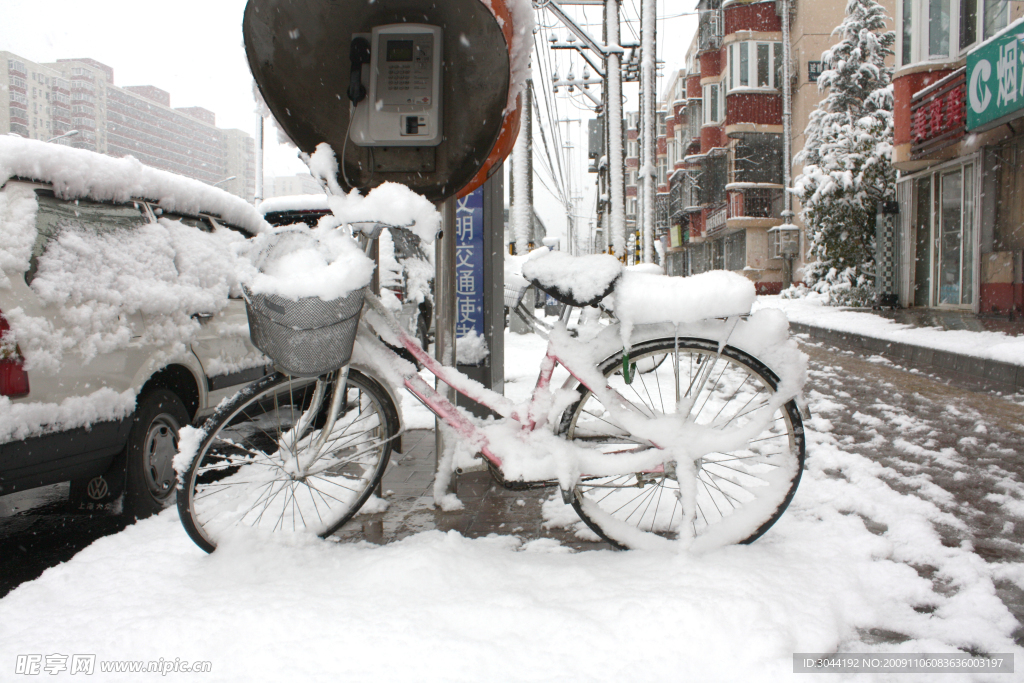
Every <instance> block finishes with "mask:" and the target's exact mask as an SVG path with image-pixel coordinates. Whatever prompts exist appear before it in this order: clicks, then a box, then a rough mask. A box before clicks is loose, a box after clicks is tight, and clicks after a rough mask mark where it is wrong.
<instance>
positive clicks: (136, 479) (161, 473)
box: [124, 389, 190, 519]
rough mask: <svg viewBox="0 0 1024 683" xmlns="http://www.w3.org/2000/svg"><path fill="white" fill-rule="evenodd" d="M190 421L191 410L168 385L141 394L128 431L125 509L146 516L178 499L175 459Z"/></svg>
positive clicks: (133, 515)
mask: <svg viewBox="0 0 1024 683" xmlns="http://www.w3.org/2000/svg"><path fill="white" fill-rule="evenodd" d="M189 422H190V420H189V415H188V411H187V410H185V405H184V404H183V403H182V402H181V399H180V398H178V396H177V395H176V394H174V393H173V392H171V391H168V390H167V389H155V390H153V391H147V392H146V393H144V394H142V395H141V396H140V397H139V400H138V404H137V405H136V407H135V417H134V418H133V423H132V427H131V431H130V432H129V433H128V443H127V445H126V446H125V449H126V451H127V456H128V457H127V461H128V472H127V478H126V482H125V494H124V512H125V514H126V515H129V516H131V517H134V518H135V519H143V518H144V517H149V516H150V515H153V514H156V513H157V512H160V511H161V510H163V509H164V508H166V507H168V506H170V505H172V504H173V503H174V491H175V485H176V483H177V482H176V479H175V474H174V467H173V465H172V461H173V460H174V455H175V454H176V453H177V451H178V430H180V429H181V428H182V427H184V426H186V425H188V424H189Z"/></svg>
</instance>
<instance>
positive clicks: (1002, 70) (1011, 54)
mask: <svg viewBox="0 0 1024 683" xmlns="http://www.w3.org/2000/svg"><path fill="white" fill-rule="evenodd" d="M1021 109H1024V24H1017V25H1015V26H1012V27H1010V28H1009V30H1007V31H1006V32H1005V33H1003V35H1001V36H999V37H997V38H994V39H992V40H990V41H989V42H987V43H985V44H984V45H981V46H980V47H978V48H976V49H975V50H973V51H972V52H970V53H968V55H967V130H976V129H978V128H994V127H995V126H996V125H999V124H1001V123H1003V122H1004V120H1009V119H1012V118H1015V117H1014V116H1013V115H1014V114H1015V113H1016V112H1018V111H1020V110H1021Z"/></svg>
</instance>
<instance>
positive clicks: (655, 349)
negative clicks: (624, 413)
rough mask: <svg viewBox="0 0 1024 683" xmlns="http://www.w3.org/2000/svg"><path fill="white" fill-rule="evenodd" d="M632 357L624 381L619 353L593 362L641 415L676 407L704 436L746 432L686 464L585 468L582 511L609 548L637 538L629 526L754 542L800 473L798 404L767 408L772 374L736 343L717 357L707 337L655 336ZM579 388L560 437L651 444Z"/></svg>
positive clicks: (703, 543)
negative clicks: (606, 472)
mask: <svg viewBox="0 0 1024 683" xmlns="http://www.w3.org/2000/svg"><path fill="white" fill-rule="evenodd" d="M630 356H631V357H630V359H629V360H630V365H634V364H635V370H634V371H632V372H631V373H630V374H631V377H630V378H629V379H630V382H629V383H627V382H626V378H625V377H624V376H623V372H622V370H623V362H622V361H623V359H622V356H621V355H617V356H613V357H611V358H608V359H607V360H605V361H604V362H603V363H601V365H600V369H601V371H602V373H603V374H604V376H605V377H606V378H607V379H608V384H609V386H610V387H611V389H613V390H614V391H615V392H617V393H618V395H619V396H620V397H622V398H624V399H626V400H627V401H628V402H629V403H630V404H632V406H633V407H634V408H635V410H636V411H637V413H639V414H640V415H642V416H643V417H644V418H646V419H649V420H657V419H662V418H663V417H664V416H665V415H672V414H678V411H679V410H680V409H681V410H684V411H686V414H685V415H679V416H678V417H679V418H681V419H682V420H684V421H685V422H688V423H692V424H694V425H699V426H701V427H706V428H707V429H708V430H710V431H705V432H703V434H704V435H705V436H707V437H708V439H709V440H710V442H712V443H713V442H714V440H715V438H716V436H718V435H726V434H729V433H732V434H736V433H743V431H744V430H745V431H747V432H754V433H752V434H750V438H748V439H746V443H744V444H742V445H741V446H740V447H738V448H728V449H723V450H722V452H718V451H713V452H708V453H699V454H696V457H695V458H694V461H693V470H692V472H686V473H682V472H679V471H677V469H678V468H681V467H683V466H684V464H682V463H673V462H669V463H666V464H665V465H664V466H662V467H660V468H657V469H656V470H655V471H646V472H630V473H626V474H621V475H617V476H605V477H588V476H586V475H584V476H583V477H582V479H581V481H580V483H579V484H578V486H577V487H576V490H575V491H574V495H573V507H574V508H575V510H576V513H577V514H578V515H579V516H580V519H582V520H583V521H584V522H585V523H586V524H587V526H589V527H590V528H591V529H592V530H593V531H594V532H595V533H597V534H598V535H599V536H601V537H602V538H603V539H604V540H606V541H608V542H609V543H611V544H612V545H614V546H615V547H617V548H628V547H632V546H636V545H642V543H640V542H637V538H638V537H637V535H636V531H637V530H638V531H640V532H646V533H650V534H656V535H658V536H662V537H666V538H670V539H675V538H678V537H680V536H682V535H685V536H692V537H693V538H694V542H695V544H696V546H697V547H704V548H707V547H717V546H719V545H726V544H730V543H750V542H752V541H754V540H756V539H757V538H758V537H760V536H761V535H762V534H764V533H765V532H766V531H767V530H768V528H769V527H771V526H772V524H774V523H775V522H776V521H777V520H778V519H779V517H780V516H781V515H782V513H783V511H785V509H786V506H788V505H789V503H790V501H791V500H792V499H793V495H794V493H795V492H796V488H797V484H798V483H799V481H800V472H801V470H802V468H803V464H804V458H805V448H806V447H805V442H804V430H803V423H802V421H801V418H800V412H799V409H798V408H797V405H796V402H795V401H794V400H790V401H788V402H786V403H784V404H782V405H781V406H780V407H778V408H777V409H775V410H774V412H773V413H772V414H770V415H765V413H766V412H768V411H767V409H766V408H765V407H766V406H768V405H769V403H770V400H771V399H772V397H773V395H774V394H775V392H776V391H777V389H778V383H779V379H778V377H777V376H776V375H775V373H773V372H772V371H771V370H770V369H769V368H768V367H766V366H765V365H764V364H763V363H761V362H760V361H758V360H757V359H756V358H754V357H753V356H751V355H749V354H747V353H745V352H743V351H741V350H739V349H736V348H733V347H730V346H727V347H725V348H724V349H723V351H722V353H721V355H720V356H719V353H718V343H717V342H714V341H710V340H706V339H679V340H678V346H677V344H676V340H675V339H673V338H665V339H658V340H654V341H650V342H645V343H643V344H640V345H638V346H636V347H634V348H633V350H632V352H631V354H630ZM579 392H580V400H579V401H578V402H577V403H575V404H574V405H572V406H570V407H569V408H568V409H567V410H566V411H565V413H564V414H563V416H562V422H561V424H560V430H561V433H562V434H564V435H565V437H566V438H568V439H571V440H574V441H576V442H577V443H580V444H581V445H586V446H588V447H592V448H596V449H599V450H601V451H602V452H604V453H608V454H623V455H624V456H626V455H628V456H634V455H636V454H637V453H639V452H641V451H643V450H645V449H650V448H654V447H655V446H654V445H653V444H651V443H650V442H649V441H647V440H645V439H643V438H638V437H637V436H636V435H634V434H631V433H630V432H629V431H628V430H627V429H624V428H622V427H620V426H618V425H617V424H615V421H614V418H612V417H611V415H610V413H609V411H608V410H607V409H606V407H605V406H604V405H603V404H602V403H601V401H600V400H599V399H598V398H597V397H596V396H595V395H594V394H593V393H591V392H590V391H589V390H588V389H587V388H586V387H583V386H580V387H579ZM685 466H689V464H688V463H686V464H685ZM680 482H683V483H684V485H682V486H681V484H680ZM688 501H689V505H687V504H686V503H687V502H688ZM687 509H689V510H690V511H689V513H687V512H685V511H686V510H687ZM684 524H685V525H688V526H689V528H688V529H684V528H683V527H682V525H684ZM624 530H625V531H624ZM642 537H643V534H640V538H641V540H642Z"/></svg>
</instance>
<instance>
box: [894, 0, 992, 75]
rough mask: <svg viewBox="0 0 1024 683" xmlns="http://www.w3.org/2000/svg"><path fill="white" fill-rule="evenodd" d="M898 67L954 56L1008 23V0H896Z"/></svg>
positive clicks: (954, 57) (985, 38)
mask: <svg viewBox="0 0 1024 683" xmlns="http://www.w3.org/2000/svg"><path fill="white" fill-rule="evenodd" d="M897 1H898V3H899V5H898V9H897V17H898V18H899V22H898V23H899V24H900V25H899V26H898V27H897V28H898V30H897V36H898V38H899V45H898V46H897V50H896V53H897V54H898V55H899V58H900V66H906V65H908V64H914V63H917V62H925V61H928V60H949V59H956V58H957V57H958V56H959V55H960V54H961V53H962V52H963V51H966V50H968V49H970V48H971V47H972V46H973V45H976V44H977V43H978V42H980V41H983V40H988V39H989V38H991V37H992V36H994V35H996V34H997V33H999V32H1000V31H1002V30H1003V29H1004V28H1006V26H1007V24H1008V23H1009V19H1010V16H1009V10H1010V0H897Z"/></svg>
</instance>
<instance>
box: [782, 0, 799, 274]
mask: <svg viewBox="0 0 1024 683" xmlns="http://www.w3.org/2000/svg"><path fill="white" fill-rule="evenodd" d="M791 54H792V53H791V51H790V45H789V0H782V185H783V188H782V192H783V198H782V201H783V207H784V209H783V211H782V222H783V223H785V224H787V225H792V223H793V195H792V194H791V193H790V191H789V188H790V184H791V183H792V180H793V177H792V176H793V168H792V167H793V105H792V99H793V97H792V95H793V93H792V90H793V88H792V85H791V83H792V80H791V78H790V70H791V68H792V64H791V63H790V60H791V59H792V57H791ZM779 237H780V238H781V237H782V236H781V235H780V236H779ZM797 243H798V244H799V239H798V240H797ZM792 284H793V257H792V256H788V257H787V258H786V259H785V267H784V268H783V273H782V287H783V288H784V289H785V288H788V287H789V286H790V285H792Z"/></svg>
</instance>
